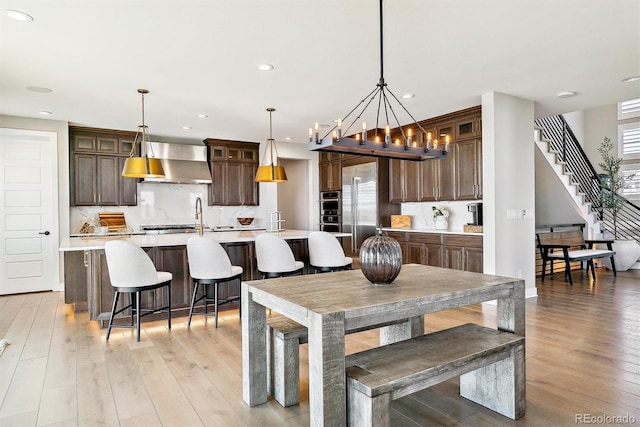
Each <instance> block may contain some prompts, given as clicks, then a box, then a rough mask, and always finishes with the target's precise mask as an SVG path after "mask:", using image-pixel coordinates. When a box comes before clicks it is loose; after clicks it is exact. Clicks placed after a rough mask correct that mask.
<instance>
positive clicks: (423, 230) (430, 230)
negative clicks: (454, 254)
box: [382, 227, 482, 236]
mask: <svg viewBox="0 0 640 427" xmlns="http://www.w3.org/2000/svg"><path fill="white" fill-rule="evenodd" d="M382 230H383V231H400V232H402V231H406V232H408V233H436V234H464V235H467V236H482V233H470V232H468V231H463V230H436V229H435V228H391V227H382Z"/></svg>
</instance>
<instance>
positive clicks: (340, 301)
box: [241, 264, 525, 426]
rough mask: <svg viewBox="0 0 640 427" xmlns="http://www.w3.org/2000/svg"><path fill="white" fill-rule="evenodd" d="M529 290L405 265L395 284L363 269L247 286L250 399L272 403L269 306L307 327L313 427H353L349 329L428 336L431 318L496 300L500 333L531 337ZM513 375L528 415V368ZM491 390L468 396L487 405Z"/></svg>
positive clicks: (510, 282)
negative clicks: (349, 419)
mask: <svg viewBox="0 0 640 427" xmlns="http://www.w3.org/2000/svg"><path fill="white" fill-rule="evenodd" d="M524 292H525V289H524V280H522V279H515V278H509V277H500V276H494V275H489V274H481V273H472V272H466V271H459V270H452V269H446V268H439V267H430V266H425V265H418V264H405V265H403V266H402V270H401V271H400V274H399V275H398V277H397V278H396V279H395V280H394V282H393V283H391V284H388V285H374V284H372V283H370V282H369V281H368V280H367V279H366V278H365V277H364V275H363V273H362V271H360V270H349V271H340V272H335V273H326V274H311V275H305V276H291V277H284V278H278V279H269V280H254V281H250V282H243V283H242V296H241V298H242V381H243V383H242V385H243V399H244V401H245V402H246V403H247V404H248V405H250V406H255V405H260V404H262V403H265V402H266V401H267V398H268V396H267V390H268V387H267V348H266V328H267V324H266V309H267V308H269V309H272V310H273V311H276V312H278V313H280V314H282V315H283V316H286V317H288V318H290V319H292V320H294V321H296V322H298V323H300V324H302V325H304V326H306V327H307V328H308V350H309V412H310V425H312V426H321V425H346V388H345V383H346V380H345V331H351V330H355V329H358V328H362V329H367V328H368V327H375V325H380V324H385V323H387V322H389V323H390V324H391V325H390V326H386V327H383V328H382V329H381V337H382V336H387V337H388V341H390V342H392V341H397V340H400V339H406V338H411V337H413V336H416V335H421V334H423V333H424V331H423V324H424V323H423V322H424V320H423V316H424V315H425V314H428V313H433V312H437V311H441V310H447V309H451V308H456V307H461V306H465V305H470V304H477V303H481V302H486V301H491V300H497V322H496V323H497V324H496V328H497V329H499V330H502V331H507V332H512V333H515V334H518V335H521V336H524V334H525V321H524V319H525V308H524ZM403 319H404V320H405V322H404V323H400V324H397V323H396V324H393V323H394V322H398V321H402V320H403ZM407 319H409V320H407ZM381 341H382V343H384V340H381ZM477 375H480V376H487V381H486V384H488V385H487V387H490V383H491V378H492V377H495V376H496V375H497V372H493V373H492V372H491V369H487V368H485V369H482V370H479V371H478V373H477ZM501 375H504V373H501ZM508 375H521V376H522V378H511V380H512V381H511V383H512V384H514V387H515V388H517V390H515V392H514V398H515V399H516V400H518V401H516V402H514V406H515V408H516V410H517V411H518V412H519V416H521V415H522V414H523V413H524V405H525V402H524V384H525V378H524V377H523V376H524V369H522V371H521V373H519V372H516V373H513V372H511V373H510V374H508ZM476 382H477V383H478V384H483V380H482V378H480V379H479V380H477V381H476ZM486 392H487V390H483V389H482V387H477V389H476V390H475V391H474V393H477V394H478V396H473V395H471V396H467V395H465V397H466V398H469V399H471V400H474V401H478V402H480V401H482V399H483V396H482V394H483V393H486ZM474 397H477V400H476V399H474Z"/></svg>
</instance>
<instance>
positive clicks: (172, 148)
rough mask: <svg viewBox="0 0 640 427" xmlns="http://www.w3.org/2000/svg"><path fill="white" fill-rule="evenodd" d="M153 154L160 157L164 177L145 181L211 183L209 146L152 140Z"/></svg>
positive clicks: (145, 180)
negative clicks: (208, 158) (208, 159)
mask: <svg viewBox="0 0 640 427" xmlns="http://www.w3.org/2000/svg"><path fill="white" fill-rule="evenodd" d="M149 144H150V145H151V149H152V151H151V150H149V152H152V153H153V156H154V157H155V158H157V159H160V161H161V162H162V167H163V169H164V174H165V176H164V177H163V178H145V179H144V182H166V183H177V184H211V172H210V171H209V166H208V164H207V148H206V147H204V146H199V145H189V144H174V143H166V142H150V143H149Z"/></svg>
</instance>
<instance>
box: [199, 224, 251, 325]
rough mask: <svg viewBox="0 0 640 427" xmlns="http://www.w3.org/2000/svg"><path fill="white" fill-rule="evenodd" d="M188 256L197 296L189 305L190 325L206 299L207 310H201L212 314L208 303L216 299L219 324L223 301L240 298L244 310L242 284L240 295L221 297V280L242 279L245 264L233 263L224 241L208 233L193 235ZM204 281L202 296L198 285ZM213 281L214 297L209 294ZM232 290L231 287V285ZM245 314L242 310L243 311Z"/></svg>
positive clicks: (224, 302)
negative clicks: (207, 235) (242, 265)
mask: <svg viewBox="0 0 640 427" xmlns="http://www.w3.org/2000/svg"><path fill="white" fill-rule="evenodd" d="M187 259H188V261H189V275H190V276H191V279H193V283H194V286H193V296H192V297H191V306H190V307H189V320H188V321H187V327H189V328H190V327H191V317H192V316H193V309H194V307H195V305H196V303H198V302H200V301H204V311H203V312H202V313H201V314H204V315H205V316H207V315H209V307H208V304H209V303H210V302H213V308H214V310H215V313H214V314H215V327H216V328H217V327H218V309H219V307H220V306H221V305H223V304H229V303H232V302H235V301H237V302H238V308H239V310H240V288H239V287H238V293H237V294H236V295H232V296H229V295H227V296H226V297H223V298H220V289H219V285H220V283H226V282H231V281H233V280H238V283H239V281H240V278H241V276H242V272H243V268H242V267H238V266H235V265H231V260H229V255H227V252H226V251H225V250H224V248H223V247H222V245H220V243H218V242H216V241H214V240H212V239H208V238H206V237H200V236H198V237H191V238H189V240H187ZM200 285H203V286H202V287H203V291H202V296H200V297H198V288H199V286H200ZM211 285H213V297H211V296H210V294H209V288H210V287H211ZM227 291H229V287H227ZM240 315H242V312H240Z"/></svg>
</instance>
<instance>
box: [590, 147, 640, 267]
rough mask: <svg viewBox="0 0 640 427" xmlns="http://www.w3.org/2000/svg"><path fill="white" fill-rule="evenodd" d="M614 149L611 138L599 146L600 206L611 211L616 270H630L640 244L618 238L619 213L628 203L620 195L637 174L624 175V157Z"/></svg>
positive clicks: (639, 251) (607, 263) (638, 251)
mask: <svg viewBox="0 0 640 427" xmlns="http://www.w3.org/2000/svg"><path fill="white" fill-rule="evenodd" d="M612 149H613V143H612V142H611V139H610V138H607V137H606V136H605V137H604V140H603V141H602V143H601V144H600V147H598V152H599V153H600V155H601V156H602V161H601V162H600V163H598V166H600V168H601V169H602V170H603V171H604V174H603V175H601V179H600V206H601V207H602V208H603V209H607V210H608V211H609V212H611V219H612V222H613V233H612V234H613V239H614V240H615V241H614V246H613V250H614V251H616V255H615V256H614V260H615V263H616V270H620V271H625V270H628V269H629V267H631V266H632V265H633V264H635V263H636V262H637V261H638V257H640V245H638V242H636V241H635V240H618V213H619V212H620V209H621V208H622V206H624V204H625V203H627V199H625V198H624V197H623V196H621V195H620V193H621V192H622V190H624V189H625V188H626V187H627V186H628V185H629V181H630V180H631V179H633V178H634V176H635V174H629V175H626V176H625V175H624V174H621V173H620V165H621V164H622V159H621V158H618V157H614V156H612V155H611V154H610V151H611V150H612ZM605 266H606V267H607V268H611V265H610V264H609V262H608V260H607V261H606V262H605Z"/></svg>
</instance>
